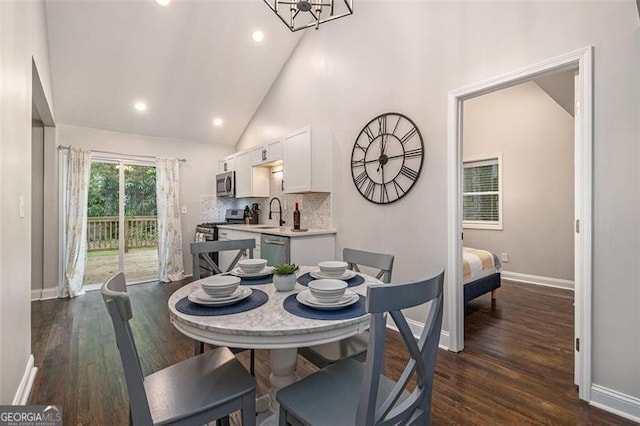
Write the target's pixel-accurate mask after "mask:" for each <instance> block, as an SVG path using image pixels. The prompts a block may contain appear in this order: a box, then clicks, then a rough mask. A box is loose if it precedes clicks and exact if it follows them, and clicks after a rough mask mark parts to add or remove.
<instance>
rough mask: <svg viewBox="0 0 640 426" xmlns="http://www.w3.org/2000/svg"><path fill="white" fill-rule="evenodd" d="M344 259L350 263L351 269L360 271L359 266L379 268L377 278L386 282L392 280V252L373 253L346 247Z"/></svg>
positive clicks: (343, 252) (343, 254) (343, 251)
mask: <svg viewBox="0 0 640 426" xmlns="http://www.w3.org/2000/svg"><path fill="white" fill-rule="evenodd" d="M342 260H344V261H345V262H347V263H348V266H347V267H348V268H349V269H351V270H354V271H356V272H360V268H359V266H368V267H370V268H376V269H379V272H378V274H377V275H376V278H377V279H379V280H382V282H384V283H390V282H391V275H392V274H393V260H394V256H392V255H390V254H381V253H373V252H370V251H364V250H356V249H352V248H346V247H345V248H344V249H343V250H342Z"/></svg>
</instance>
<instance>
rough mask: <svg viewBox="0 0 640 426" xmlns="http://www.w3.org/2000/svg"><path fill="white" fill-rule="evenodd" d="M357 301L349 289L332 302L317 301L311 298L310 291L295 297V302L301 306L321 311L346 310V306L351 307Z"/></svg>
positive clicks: (355, 295)
mask: <svg viewBox="0 0 640 426" xmlns="http://www.w3.org/2000/svg"><path fill="white" fill-rule="evenodd" d="M358 299H359V296H358V294H357V293H356V292H354V291H353V290H349V289H347V290H346V291H345V293H344V295H343V296H342V297H341V298H339V299H338V300H335V301H333V302H325V301H322V300H318V299H316V298H315V297H313V295H312V294H311V291H309V290H303V291H301V292H300V293H298V294H297V295H296V300H297V301H298V302H300V303H301V304H303V305H305V306H308V307H310V308H313V309H318V310H321V311H335V310H337V309H342V308H346V307H347V306H351V305H353V304H354V303H356V302H357V301H358Z"/></svg>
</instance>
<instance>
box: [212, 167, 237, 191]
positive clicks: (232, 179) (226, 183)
mask: <svg viewBox="0 0 640 426" xmlns="http://www.w3.org/2000/svg"><path fill="white" fill-rule="evenodd" d="M216 195H217V196H218V197H235V196H236V172H225V173H220V174H218V175H216Z"/></svg>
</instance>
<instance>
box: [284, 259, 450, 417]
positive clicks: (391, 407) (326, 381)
mask: <svg viewBox="0 0 640 426" xmlns="http://www.w3.org/2000/svg"><path fill="white" fill-rule="evenodd" d="M443 281H444V271H443V272H441V273H440V274H438V275H436V276H435V277H433V278H430V279H426V280H422V281H417V282H411V283H407V284H396V285H388V286H386V285H377V286H370V287H369V288H368V289H367V301H366V310H367V312H369V313H370V314H371V326H370V329H369V330H370V333H371V338H370V339H369V350H368V352H367V362H366V363H365V364H362V363H360V362H357V361H355V360H353V359H349V358H348V359H343V360H341V361H338V362H336V363H335V364H332V365H330V366H328V367H326V368H323V369H321V370H320V371H318V372H316V373H313V374H311V375H310V376H307V377H306V378H304V379H302V380H300V381H299V382H296V383H294V384H292V385H289V386H287V387H285V388H283V389H281V390H280V391H279V392H278V393H277V395H276V399H277V401H278V403H279V404H280V417H279V424H280V426H285V425H287V424H292V425H298V424H302V425H313V426H322V425H331V426H333V425H358V426H374V425H396V424H401V425H413V424H415V425H429V424H430V423H431V396H432V391H433V372H434V369H435V364H436V357H437V355H438V342H439V340H440V330H441V328H442V310H443V306H442V305H443V297H442V287H443ZM429 301H431V304H430V307H429V313H428V315H427V319H426V321H425V324H424V329H423V331H422V333H421V335H420V338H419V340H417V341H416V340H415V338H414V337H413V334H412V332H411V329H410V327H409V325H408V323H407V320H406V319H405V318H404V316H403V314H402V312H401V309H405V308H410V307H414V306H418V305H421V304H424V303H427V302H429ZM386 312H388V313H389V314H390V315H391V318H392V319H393V321H394V322H395V324H396V326H397V327H398V330H399V331H400V335H401V337H402V340H403V342H404V343H405V345H406V347H407V349H408V352H409V355H410V359H409V361H408V363H407V365H406V366H405V369H404V371H403V372H402V374H401V376H400V378H399V380H398V381H397V382H394V381H392V380H391V379H389V378H388V377H386V376H384V375H383V359H384V347H385V330H386V326H387V324H386V319H385V313H386ZM414 373H415V376H416V382H417V383H416V387H415V389H414V390H413V392H408V390H407V385H408V383H409V381H410V380H411V378H412V377H413V376H414Z"/></svg>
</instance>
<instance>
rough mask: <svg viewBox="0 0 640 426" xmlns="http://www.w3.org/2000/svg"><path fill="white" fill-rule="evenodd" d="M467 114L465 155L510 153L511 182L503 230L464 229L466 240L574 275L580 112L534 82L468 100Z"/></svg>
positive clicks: (519, 262) (553, 273)
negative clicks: (575, 151) (576, 137)
mask: <svg viewBox="0 0 640 426" xmlns="http://www.w3.org/2000/svg"><path fill="white" fill-rule="evenodd" d="M569 84H570V85H571V87H573V79H570V80H569ZM463 117H464V119H463V130H462V133H463V158H465V159H466V158H472V157H477V156H482V155H489V154H495V153H500V154H502V183H503V184H502V210H503V219H502V224H503V229H502V230H493V229H472V228H464V245H465V246H468V247H477V248H482V249H485V250H489V251H491V252H493V253H508V257H509V261H508V262H503V263H502V270H503V271H505V272H516V273H520V274H528V275H535V276H539V277H547V278H555V279H561V280H569V281H573V215H574V213H573V198H574V197H573V145H574V141H573V125H574V123H573V117H572V116H571V115H569V113H567V111H565V110H564V109H563V108H562V107H561V106H560V105H558V104H557V103H556V102H555V101H554V100H553V99H552V98H551V97H550V96H549V95H547V93H545V92H544V91H543V90H542V89H541V88H540V87H539V86H538V85H537V84H536V83H534V82H529V83H524V84H521V85H518V86H514V87H510V88H508V89H504V90H500V91H498V92H494V93H490V94H488V95H484V96H480V97H477V98H473V99H470V100H468V101H465V102H464V112H463Z"/></svg>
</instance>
